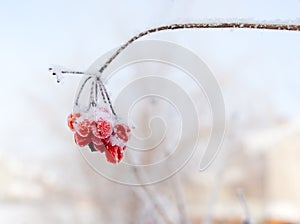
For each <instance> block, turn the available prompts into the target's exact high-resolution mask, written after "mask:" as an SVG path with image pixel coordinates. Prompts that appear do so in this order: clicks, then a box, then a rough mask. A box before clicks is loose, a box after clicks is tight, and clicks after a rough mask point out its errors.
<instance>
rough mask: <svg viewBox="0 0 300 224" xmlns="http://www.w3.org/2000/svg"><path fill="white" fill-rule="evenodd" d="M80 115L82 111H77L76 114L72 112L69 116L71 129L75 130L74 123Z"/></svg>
mask: <svg viewBox="0 0 300 224" xmlns="http://www.w3.org/2000/svg"><path fill="white" fill-rule="evenodd" d="M78 117H80V113H76V114H70V115H69V116H68V126H69V128H70V129H71V131H74V130H75V128H74V124H75V123H76V120H77V118H78Z"/></svg>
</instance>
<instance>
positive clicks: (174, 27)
mask: <svg viewBox="0 0 300 224" xmlns="http://www.w3.org/2000/svg"><path fill="white" fill-rule="evenodd" d="M207 28H209V29H215V28H219V29H222V28H235V29H264V30H288V31H300V25H293V24H291V25H288V24H256V23H185V24H172V25H167V26H160V27H157V28H153V29H149V30H146V31H144V32H141V33H139V34H138V35H136V36H134V37H132V38H131V39H129V40H128V41H127V42H126V43H125V44H123V45H122V46H121V47H120V48H119V49H118V50H117V51H116V52H115V53H114V54H113V55H112V56H111V57H110V58H109V59H108V60H107V61H106V62H105V64H104V65H103V66H102V67H101V68H100V69H99V72H100V74H102V73H103V71H104V70H105V69H106V68H107V66H108V65H109V64H110V63H111V62H112V61H113V60H114V59H115V58H116V57H117V56H118V55H119V54H120V53H121V52H122V51H123V50H124V49H125V48H127V47H128V46H129V45H130V44H131V43H133V42H134V41H136V40H137V39H140V38H141V37H143V36H146V35H148V34H151V33H156V32H160V31H164V30H177V29H207Z"/></svg>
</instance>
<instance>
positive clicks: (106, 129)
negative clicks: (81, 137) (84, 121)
mask: <svg viewBox="0 0 300 224" xmlns="http://www.w3.org/2000/svg"><path fill="white" fill-rule="evenodd" d="M111 133H112V126H111V124H110V122H108V121H106V120H104V119H103V118H100V119H99V120H98V121H97V122H96V125H95V126H93V134H94V135H95V137H98V138H101V139H104V138H108V137H109V136H110V135H111Z"/></svg>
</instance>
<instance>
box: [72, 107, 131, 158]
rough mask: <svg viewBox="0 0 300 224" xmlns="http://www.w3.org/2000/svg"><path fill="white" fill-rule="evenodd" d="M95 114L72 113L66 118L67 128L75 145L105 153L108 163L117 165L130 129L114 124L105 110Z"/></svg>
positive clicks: (99, 110)
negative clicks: (72, 135)
mask: <svg viewBox="0 0 300 224" xmlns="http://www.w3.org/2000/svg"><path fill="white" fill-rule="evenodd" d="M96 110H97V111H96V112H95V111H94V113H92V114H90V113H74V114H70V115H69V117H68V126H69V128H70V129H71V131H73V132H74V139H75V143H76V144H77V145H79V146H81V147H83V146H87V145H88V146H89V148H90V149H91V150H92V151H99V152H101V153H105V156H106V159H107V161H108V162H110V163H118V162H120V161H121V160H122V158H123V156H124V150H125V149H126V142H127V141H128V138H129V134H130V128H129V127H128V126H127V125H126V124H123V123H119V122H116V121H115V120H114V119H113V117H112V115H111V114H110V113H109V111H108V110H107V109H106V108H103V107H100V108H96Z"/></svg>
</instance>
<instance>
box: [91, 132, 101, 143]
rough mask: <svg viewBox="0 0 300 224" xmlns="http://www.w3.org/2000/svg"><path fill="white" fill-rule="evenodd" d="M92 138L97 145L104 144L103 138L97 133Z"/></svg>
mask: <svg viewBox="0 0 300 224" xmlns="http://www.w3.org/2000/svg"><path fill="white" fill-rule="evenodd" d="M91 140H92V142H93V143H94V144H95V145H103V142H102V139H101V138H97V137H96V136H95V135H93V134H92V136H91Z"/></svg>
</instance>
